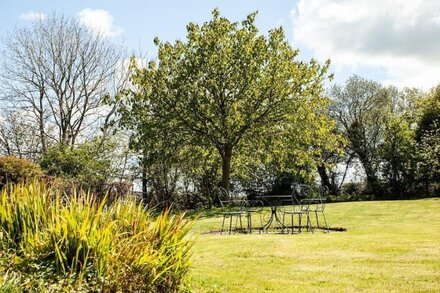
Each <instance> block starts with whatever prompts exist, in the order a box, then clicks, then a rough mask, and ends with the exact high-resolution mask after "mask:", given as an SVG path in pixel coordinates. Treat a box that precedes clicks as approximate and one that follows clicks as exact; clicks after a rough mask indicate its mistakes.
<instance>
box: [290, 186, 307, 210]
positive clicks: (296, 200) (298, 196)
mask: <svg viewBox="0 0 440 293" xmlns="http://www.w3.org/2000/svg"><path fill="white" fill-rule="evenodd" d="M310 192H311V190H310V187H309V186H308V185H306V184H299V183H294V184H293V185H292V206H293V207H294V209H298V210H300V211H306V210H308V205H307V204H304V203H303V199H304V198H307V197H309V195H310ZM295 207H296V208H295Z"/></svg>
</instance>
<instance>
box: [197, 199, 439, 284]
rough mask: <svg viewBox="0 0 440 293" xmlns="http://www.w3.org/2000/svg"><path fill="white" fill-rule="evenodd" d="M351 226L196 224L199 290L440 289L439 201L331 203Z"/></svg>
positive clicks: (337, 217)
mask: <svg viewBox="0 0 440 293" xmlns="http://www.w3.org/2000/svg"><path fill="white" fill-rule="evenodd" d="M326 215H327V218H328V221H329V224H330V226H332V227H345V228H347V232H331V233H329V234H327V233H323V232H315V233H314V234H312V233H302V234H294V235H291V234H284V235H282V234H258V233H254V234H252V235H249V234H234V235H218V234H205V232H207V231H210V230H213V229H218V228H219V227H220V225H221V217H219V216H216V215H212V214H211V215H208V216H205V217H201V218H200V219H199V220H197V223H196V224H195V226H194V228H193V231H194V232H193V233H194V234H195V235H196V239H197V240H196V244H195V246H194V249H193V257H192V261H193V288H194V291H195V292H440V199H439V198H435V199H424V200H414V201H382V202H380V201H376V202H352V203H333V204H328V205H327V207H326Z"/></svg>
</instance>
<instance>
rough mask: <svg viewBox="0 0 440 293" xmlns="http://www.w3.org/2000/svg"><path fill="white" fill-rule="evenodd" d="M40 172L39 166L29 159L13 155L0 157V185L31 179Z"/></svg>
mask: <svg viewBox="0 0 440 293" xmlns="http://www.w3.org/2000/svg"><path fill="white" fill-rule="evenodd" d="M41 174H42V171H41V169H40V167H38V165H36V164H34V163H32V162H31V161H29V160H25V159H20V158H17V157H13V156H6V157H0V187H2V186H3V185H5V184H6V183H18V182H20V181H23V180H26V179H32V178H33V177H37V176H40V175H41Z"/></svg>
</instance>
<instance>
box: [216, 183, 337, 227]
mask: <svg viewBox="0 0 440 293" xmlns="http://www.w3.org/2000/svg"><path fill="white" fill-rule="evenodd" d="M327 195H328V189H327V188H325V187H321V188H320V189H319V190H317V191H314V190H313V189H312V188H311V187H310V186H308V185H304V184H294V185H293V186H292V193H291V194H289V195H286V194H283V195H280V194H261V195H257V196H256V197H255V200H248V199H247V198H246V196H239V195H237V194H236V193H228V192H227V191H226V190H225V189H223V188H218V189H216V196H217V198H218V200H219V203H220V206H221V213H220V214H221V216H222V217H223V220H222V226H221V232H220V233H223V232H224V231H225V224H226V225H227V231H228V233H229V234H231V233H232V232H233V231H237V232H238V231H239V232H249V233H252V231H253V230H258V231H259V232H260V233H261V232H266V233H267V232H268V231H269V228H270V227H271V226H273V225H272V224H274V225H275V227H274V228H275V230H281V232H282V233H284V231H287V232H289V231H290V232H291V233H292V234H293V233H295V228H297V232H298V233H301V231H302V229H303V228H306V230H307V231H311V232H314V229H316V228H317V229H325V231H326V232H329V227H328V223H327V219H326V217H325V213H324V211H325V203H326V202H325V197H326V196H327ZM265 206H268V207H269V211H268V213H267V209H265V208H264V207H265ZM252 215H257V216H258V218H259V224H257V225H253V222H252ZM313 215H314V218H315V220H316V225H315V226H312V217H313ZM320 217H321V218H322V220H324V226H322V225H320V222H319V218H320ZM243 218H244V219H245V220H246V228H244V227H243ZM289 218H290V221H288V220H289ZM295 218H296V219H297V221H298V222H297V224H296V225H295ZM304 222H305V223H304Z"/></svg>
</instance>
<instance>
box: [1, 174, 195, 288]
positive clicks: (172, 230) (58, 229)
mask: <svg viewBox="0 0 440 293" xmlns="http://www.w3.org/2000/svg"><path fill="white" fill-rule="evenodd" d="M0 202H2V205H0V261H1V263H0V268H2V267H3V268H9V272H8V273H12V274H14V276H18V278H19V282H18V283H19V284H20V286H22V288H21V289H22V290H26V291H38V288H49V289H47V290H48V291H53V292H59V291H64V292H68V291H85V292H90V291H103V292H176V291H180V290H182V289H184V288H186V284H187V283H186V279H187V276H188V274H189V267H190V266H189V257H190V254H189V250H190V248H191V245H192V241H191V240H188V239H187V237H186V235H187V232H188V229H189V227H190V222H188V221H186V220H185V219H184V214H180V215H176V216H173V215H170V214H169V212H168V211H164V212H162V213H161V214H159V215H158V216H156V217H154V216H153V215H152V214H151V213H150V212H149V211H146V210H145V209H144V207H143V206H142V205H141V204H136V203H135V202H134V201H132V200H130V199H118V200H116V201H114V202H112V203H107V202H106V200H105V199H104V200H102V201H97V200H96V198H95V197H93V196H92V195H91V194H90V193H85V192H79V193H76V194H74V195H71V196H69V197H66V196H64V195H63V194H62V193H60V192H59V191H56V190H53V189H51V188H48V187H46V186H45V185H44V184H41V183H38V182H34V183H33V184H30V185H25V184H20V185H16V186H14V187H12V188H10V189H8V190H6V189H5V190H3V192H2V193H1V194H0ZM2 255H4V257H1V256H2ZM0 274H5V272H2V271H1V269H0ZM15 278H17V277H15ZM3 283H4V284H8V282H4V281H3ZM9 283H10V282H9ZM15 283H17V282H14V284H15Z"/></svg>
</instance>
